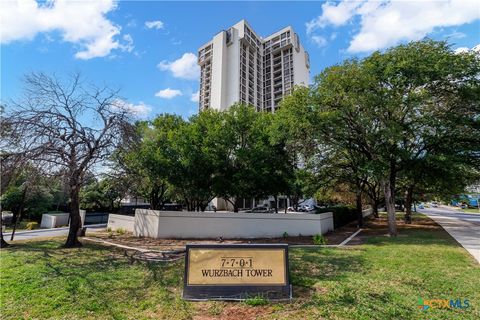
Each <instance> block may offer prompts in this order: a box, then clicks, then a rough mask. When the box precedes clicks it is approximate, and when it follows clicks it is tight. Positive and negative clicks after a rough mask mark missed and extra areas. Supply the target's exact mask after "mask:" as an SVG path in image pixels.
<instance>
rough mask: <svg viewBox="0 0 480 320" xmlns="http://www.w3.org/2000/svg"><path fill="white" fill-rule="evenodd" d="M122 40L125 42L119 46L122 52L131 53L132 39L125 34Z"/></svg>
mask: <svg viewBox="0 0 480 320" xmlns="http://www.w3.org/2000/svg"><path fill="white" fill-rule="evenodd" d="M123 40H125V44H122V45H121V48H122V50H123V51H127V52H132V51H133V48H134V46H133V38H132V36H131V35H130V34H126V35H124V36H123Z"/></svg>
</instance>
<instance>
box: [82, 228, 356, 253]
mask: <svg viewBox="0 0 480 320" xmlns="http://www.w3.org/2000/svg"><path fill="white" fill-rule="evenodd" d="M356 230H357V228H356V223H351V224H349V225H347V226H345V227H342V228H340V229H338V230H335V231H334V232H329V233H327V234H326V235H325V236H324V238H325V239H326V241H327V244H328V245H337V244H340V243H341V242H342V241H344V240H345V239H346V238H348V237H349V236H350V235H352V234H353V233H355V231H356ZM87 236H88V237H89V238H95V239H102V240H105V241H109V242H113V243H116V244H121V245H125V246H130V247H136V248H142V249H152V250H168V249H180V248H185V245H186V244H187V243H195V244H201V243H203V244H206V243H215V244H219V243H225V244H227V243H287V244H290V245H314V244H315V243H314V240H313V236H289V235H286V236H285V237H281V238H255V239H223V238H217V239H153V238H142V237H135V236H134V235H133V234H132V233H130V232H124V231H120V232H115V231H110V232H108V231H95V232H88V233H87Z"/></svg>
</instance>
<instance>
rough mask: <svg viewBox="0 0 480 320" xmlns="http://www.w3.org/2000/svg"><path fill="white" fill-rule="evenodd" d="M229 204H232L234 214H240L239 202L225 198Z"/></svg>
mask: <svg viewBox="0 0 480 320" xmlns="http://www.w3.org/2000/svg"><path fill="white" fill-rule="evenodd" d="M223 199H224V200H226V201H227V202H230V204H231V205H232V207H233V212H238V207H237V201H232V200H231V199H230V198H223Z"/></svg>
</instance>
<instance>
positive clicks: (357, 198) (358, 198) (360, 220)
mask: <svg viewBox="0 0 480 320" xmlns="http://www.w3.org/2000/svg"><path fill="white" fill-rule="evenodd" d="M355 204H356V211H357V220H358V227H359V228H362V227H363V211H362V192H361V191H360V190H357V192H356V194H355Z"/></svg>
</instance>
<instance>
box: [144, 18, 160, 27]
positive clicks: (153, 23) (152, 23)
mask: <svg viewBox="0 0 480 320" xmlns="http://www.w3.org/2000/svg"><path fill="white" fill-rule="evenodd" d="M145 27H147V28H148V29H163V27H164V25H163V22H162V21H160V20H156V21H145Z"/></svg>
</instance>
